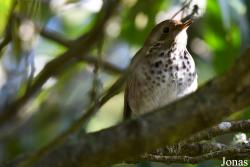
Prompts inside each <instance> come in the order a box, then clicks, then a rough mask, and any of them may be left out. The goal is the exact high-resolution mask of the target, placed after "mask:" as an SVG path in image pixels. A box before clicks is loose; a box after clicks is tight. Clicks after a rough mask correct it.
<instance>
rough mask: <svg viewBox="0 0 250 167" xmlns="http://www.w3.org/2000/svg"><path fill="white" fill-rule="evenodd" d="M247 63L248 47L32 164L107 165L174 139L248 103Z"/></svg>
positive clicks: (249, 74) (51, 166)
mask: <svg viewBox="0 0 250 167" xmlns="http://www.w3.org/2000/svg"><path fill="white" fill-rule="evenodd" d="M249 65H250V49H248V50H247V51H246V52H245V54H244V55H243V56H241V57H240V59H239V60H238V61H237V63H236V64H235V65H234V66H233V67H232V68H231V69H230V70H229V71H228V72H227V73H226V74H225V75H223V76H220V77H217V78H215V79H213V80H211V81H210V82H208V83H207V84H205V85H204V86H202V87H201V88H199V89H198V90H197V91H196V92H195V93H193V94H191V95H189V96H186V97H184V98H182V99H180V100H179V101H176V102H174V103H172V104H170V105H168V106H164V107H162V108H160V109H157V110H155V112H150V113H148V114H145V115H143V116H141V117H139V118H137V119H133V120H129V121H126V122H123V123H121V124H119V125H117V126H114V127H111V128H108V129H104V130H101V131H98V132H95V133H89V134H85V135H83V136H81V137H80V139H79V140H78V141H75V142H73V143H72V142H70V141H67V142H65V143H64V144H61V145H60V146H58V147H57V148H55V149H53V150H51V151H50V152H49V153H48V154H47V155H46V156H43V157H42V159H41V160H39V161H38V162H37V163H36V164H35V165H33V166H34V167H41V166H46V167H59V166H60V167H64V166H65V167H66V166H75V167H80V166H88V167H93V166H107V165H110V164H113V163H119V162H122V161H126V160H128V159H131V158H133V157H136V156H138V155H141V154H143V153H145V152H151V151H153V150H155V149H157V148H160V147H163V146H166V145H173V144H176V143H177V142H178V141H180V140H183V139H184V138H185V137H188V136H190V135H191V134H194V133H196V132H198V131H200V130H202V129H205V128H208V127H210V126H212V125H214V124H217V123H219V122H220V121H221V120H222V119H223V118H224V117H226V116H229V115H230V114H232V113H233V112H236V111H239V110H240V109H243V108H245V107H247V106H248V105H249V104H250V71H249ZM135 148H136V149H135ZM121 150H122V151H121ZM246 151H247V152H248V151H249V150H246ZM231 153H232V152H231ZM234 153H237V151H235V152H234ZM240 153H242V152H240ZM11 165H12V166H17V164H11Z"/></svg>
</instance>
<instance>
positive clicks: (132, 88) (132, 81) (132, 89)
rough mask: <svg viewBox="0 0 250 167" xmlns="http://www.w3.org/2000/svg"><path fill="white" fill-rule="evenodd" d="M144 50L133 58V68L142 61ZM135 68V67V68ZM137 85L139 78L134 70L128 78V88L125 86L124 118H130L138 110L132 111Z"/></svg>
mask: <svg viewBox="0 0 250 167" xmlns="http://www.w3.org/2000/svg"><path fill="white" fill-rule="evenodd" d="M144 52H145V51H144V50H143V49H140V50H139V51H138V52H137V53H136V54H135V56H134V57H133V58H132V61H131V64H130V66H132V68H136V67H137V65H138V62H139V61H142V58H141V57H140V56H141V55H143V54H144ZM133 70H135V69H133ZM136 87H137V78H136V76H135V74H134V72H132V74H131V75H130V77H129V78H128V81H127V84H126V88H125V92H124V110H123V119H124V120H126V119H129V118H131V116H132V112H136V111H132V108H131V106H130V104H131V103H129V102H132V103H133V104H134V103H135V101H133V100H134V99H136V95H137V94H136Z"/></svg>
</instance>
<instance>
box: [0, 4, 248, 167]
mask: <svg viewBox="0 0 250 167" xmlns="http://www.w3.org/2000/svg"><path fill="white" fill-rule="evenodd" d="M13 3H14V1H13V0H1V1H0V18H1V19H0V41H1V40H3V38H4V35H5V32H6V31H5V28H6V25H7V24H8V23H9V22H10V19H9V16H10V15H9V14H10V11H11V10H12V6H13ZM102 4H103V1H102V0H51V1H48V0H23V1H22V0H19V1H18V5H17V8H16V12H17V13H19V14H23V15H25V16H27V17H29V18H30V20H32V21H34V22H35V24H36V25H39V26H41V27H44V28H45V29H47V30H50V31H51V30H53V31H55V32H57V33H59V34H60V35H61V36H62V37H63V38H65V39H75V38H77V37H78V36H80V35H81V34H83V33H85V32H87V31H88V30H89V29H91V28H92V26H93V23H94V22H95V20H96V15H97V13H98V12H99V11H100V9H101V7H102ZM193 4H197V5H198V6H199V10H198V13H197V14H196V15H195V18H196V21H195V22H194V23H193V25H192V26H191V27H190V28H189V30H188V35H189V40H188V50H189V51H190V53H191V54H192V56H193V57H194V59H195V62H196V66H197V70H198V76H199V85H202V84H204V83H205V82H206V81H208V80H209V79H211V78H213V77H214V76H216V75H220V74H223V73H224V72H225V71H226V70H227V69H228V68H230V66H231V65H232V64H233V63H234V62H235V60H236V59H237V57H238V56H240V55H241V53H242V52H243V51H244V50H245V48H246V47H248V46H249V40H250V33H249V21H250V12H249V9H250V1H248V0H232V1H228V0H209V1H208V0H193V1H192V5H193ZM182 5H183V0H157V1H155V0H122V1H121V4H120V6H119V8H118V12H116V14H115V15H113V17H112V18H111V19H110V20H109V22H108V25H107V27H106V29H105V37H104V39H103V40H102V41H100V42H99V44H98V46H96V47H95V48H96V49H94V50H93V51H92V52H91V53H90V56H93V57H96V59H99V60H102V61H107V62H110V63H112V64H114V65H115V66H116V67H119V68H120V69H125V68H126V67H127V66H128V65H129V62H130V60H131V58H132V57H133V55H134V54H135V53H136V51H137V50H138V49H139V48H140V47H141V46H142V44H143V41H144V40H145V38H146V37H147V35H148V33H149V32H150V30H151V29H152V28H153V26H154V25H155V24H156V23H158V22H160V21H162V20H164V19H169V18H171V16H173V14H174V13H176V12H177V11H178V10H179V9H180V8H181V7H182ZM192 5H191V6H190V8H188V9H186V10H185V12H186V14H188V13H190V12H191V11H192ZM184 14H185V13H184ZM180 17H181V15H178V16H177V18H180ZM30 20H26V21H22V22H21V23H18V24H16V25H15V27H14V28H13V29H12V30H11V31H12V34H14V35H13V36H15V37H16V38H15V39H13V40H12V42H11V44H9V45H8V46H7V47H5V49H4V50H2V52H1V53H0V54H1V64H0V87H1V90H0V109H3V108H4V107H5V106H6V104H8V103H9V102H11V101H12V100H13V99H14V98H15V97H16V96H18V95H20V94H22V93H23V91H24V90H25V87H26V86H27V83H28V80H29V78H30V76H31V74H32V73H33V72H34V76H36V75H37V74H38V73H39V72H40V71H41V69H42V68H43V66H44V65H45V64H46V62H48V61H50V60H51V59H53V58H55V57H56V56H57V55H58V54H59V53H63V52H64V51H65V50H66V48H65V47H63V46H62V45H60V44H58V43H56V42H53V41H52V40H48V39H46V38H44V37H43V36H40V35H39V33H38V32H37V31H36V30H34V23H33V22H32V21H30ZM100 66H101V65H100ZM94 68H95V67H94V66H93V64H92V65H91V64H88V63H85V62H84V61H82V62H80V63H78V64H77V65H74V66H72V67H71V68H69V69H67V70H65V72H64V73H63V74H62V75H60V76H58V77H54V78H51V79H50V80H49V81H48V82H47V83H46V84H45V85H44V86H43V88H42V93H41V94H40V95H39V96H38V97H36V98H35V99H33V100H34V101H33V102H32V103H30V104H28V107H27V112H26V115H24V117H27V120H26V121H25V122H24V123H22V124H20V125H17V126H16V127H15V128H14V129H12V130H11V131H8V133H4V134H3V133H2V134H1V136H0V162H1V161H8V160H11V159H14V158H16V157H17V156H19V155H21V154H23V153H28V152H29V151H32V150H35V149H37V148H40V147H42V146H44V145H46V143H48V142H49V141H50V140H51V139H53V138H54V137H56V136H57V135H58V134H60V133H61V132H62V131H63V130H65V129H66V128H67V127H69V126H70V125H71V123H72V122H74V120H76V118H78V117H79V116H80V115H82V114H83V113H84V111H85V110H86V109H87V108H88V106H89V105H90V104H91V102H93V100H94V99H95V97H96V96H95V95H94V94H93V83H95V84H94V85H95V90H96V91H95V94H97V95H98V94H100V93H101V92H103V91H105V90H106V88H107V87H108V86H110V85H111V84H112V83H113V82H114V81H115V80H116V79H117V78H118V77H119V74H117V73H113V72H108V71H105V70H102V68H101V69H100V70H99V71H98V73H96V74H95V73H94ZM34 69H35V70H34ZM122 109H123V93H120V94H118V95H116V96H115V97H114V98H112V99H111V100H110V101H109V102H108V103H106V104H105V105H104V106H103V107H102V108H101V110H100V111H99V112H98V113H97V114H96V115H95V116H94V117H93V118H92V119H91V120H90V121H89V122H88V123H87V125H86V126H83V127H82V130H81V132H84V131H86V132H91V131H97V130H100V129H103V128H106V127H110V126H112V125H115V124H117V123H119V122H120V121H121V120H122ZM1 112H4V111H1ZM246 118H250V111H249V110H247V109H246V110H245V111H244V112H241V113H239V114H236V115H233V116H231V117H230V118H228V119H246ZM81 132H80V133H81ZM77 135H78V134H77ZM77 135H76V136H72V138H77ZM231 140H232V135H227V136H224V137H223V142H225V143H228V142H230V141H231ZM121 151H122V150H121ZM219 164H220V162H219V161H206V162H203V163H200V164H197V165H182V164H180V165H178V164H174V165H173V164H171V165H165V164H160V163H149V162H142V163H140V164H138V165H126V164H120V165H116V166H124V167H125V166H141V167H149V166H153V167H165V166H185V167H196V166H197V167H208V166H219Z"/></svg>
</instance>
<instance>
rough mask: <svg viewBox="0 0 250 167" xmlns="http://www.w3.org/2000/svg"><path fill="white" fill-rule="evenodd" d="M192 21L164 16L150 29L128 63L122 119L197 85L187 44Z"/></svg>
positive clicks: (147, 110) (140, 112)
mask: <svg viewBox="0 0 250 167" xmlns="http://www.w3.org/2000/svg"><path fill="white" fill-rule="evenodd" d="M192 22H193V20H191V19H189V20H187V21H185V22H184V23H183V22H181V21H178V20H165V21H163V22H161V23H159V24H157V25H156V26H155V27H154V28H153V29H152V31H151V33H150V34H149V36H148V37H147V38H146V40H145V42H144V45H143V47H142V48H141V49H139V51H138V52H137V53H136V54H135V56H134V57H133V58H132V61H131V64H130V66H131V69H133V70H132V72H131V74H130V75H129V77H128V78H127V82H126V87H125V92H124V110H123V118H124V120H126V119H130V118H136V117H138V116H140V115H142V114H145V113H148V112H151V111H153V110H155V109H157V108H160V107H163V106H165V105H167V104H169V103H171V102H174V101H176V100H178V99H180V98H182V97H184V96H186V95H188V94H190V93H192V92H194V91H195V90H196V89H197V85H198V83H197V78H198V76H197V72H196V68H195V62H194V60H193V58H192V56H191V54H190V53H189V52H188V50H187V48H186V47H187V38H188V36H187V29H188V27H189V26H190V25H191V24H192Z"/></svg>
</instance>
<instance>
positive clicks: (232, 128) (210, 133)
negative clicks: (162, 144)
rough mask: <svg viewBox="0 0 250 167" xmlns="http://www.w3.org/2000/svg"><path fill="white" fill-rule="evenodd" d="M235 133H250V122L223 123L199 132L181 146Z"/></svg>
mask: <svg viewBox="0 0 250 167" xmlns="http://www.w3.org/2000/svg"><path fill="white" fill-rule="evenodd" d="M233 132H250V120H243V121H231V122H222V123H220V124H218V125H216V126H213V127H211V128H209V129H206V130H203V131H201V132H198V133H197V134H195V135H192V136H191V137H190V138H188V139H186V140H183V141H181V142H180V143H179V144H187V143H195V142H199V141H202V140H209V139H212V138H214V137H216V136H221V135H224V134H227V133H233Z"/></svg>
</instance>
